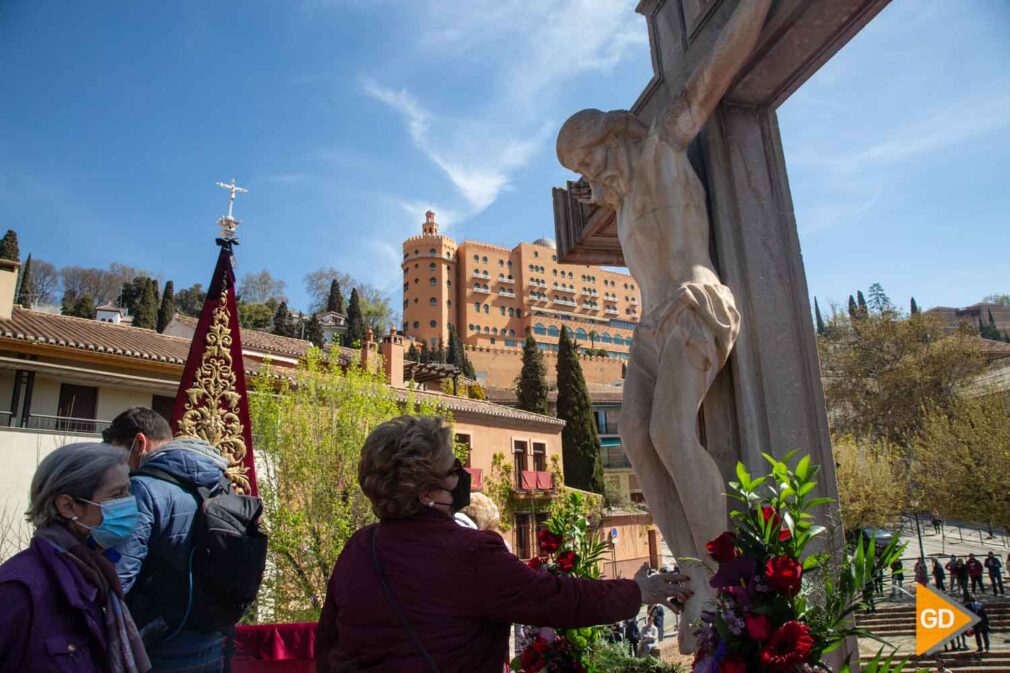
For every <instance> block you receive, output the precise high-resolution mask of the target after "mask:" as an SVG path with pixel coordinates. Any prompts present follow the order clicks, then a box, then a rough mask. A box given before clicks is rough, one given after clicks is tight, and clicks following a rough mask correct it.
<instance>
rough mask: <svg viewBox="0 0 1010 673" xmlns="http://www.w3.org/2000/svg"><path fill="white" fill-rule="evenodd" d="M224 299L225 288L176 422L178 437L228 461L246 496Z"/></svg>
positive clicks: (246, 479)
mask: <svg viewBox="0 0 1010 673" xmlns="http://www.w3.org/2000/svg"><path fill="white" fill-rule="evenodd" d="M227 299H228V290H227V288H226V289H224V290H222V291H221V297H220V298H219V299H218V304H217V307H216V308H215V309H214V313H213V317H212V321H211V325H210V328H209V329H208V330H207V337H206V339H205V341H204V346H205V349H204V352H203V358H202V359H201V361H200V367H199V368H198V369H197V370H196V376H195V377H194V379H193V383H192V387H190V388H189V389H187V390H186V396H187V397H188V398H189V399H188V401H187V402H186V406H185V411H184V412H183V414H182V418H181V419H180V420H179V431H178V433H177V436H187V437H197V438H199V439H202V440H204V441H205V442H207V443H208V444H211V445H213V446H216V447H217V448H218V450H220V451H221V455H222V456H224V457H225V458H227V459H228V469H227V470H226V471H225V472H226V474H227V475H228V479H230V480H231V482H232V485H233V486H234V488H235V491H236V492H238V493H244V494H248V493H249V492H250V491H251V488H250V485H249V468H248V467H246V466H245V465H244V464H243V461H244V460H245V457H246V453H247V452H248V449H247V447H246V444H245V439H244V438H243V433H244V432H245V427H244V426H243V425H242V419H241V418H240V417H239V402H240V401H241V399H242V396H241V395H240V394H239V393H238V392H236V390H235V383H236V381H235V379H236V377H235V369H234V363H233V362H232V357H231V345H232V334H231V330H230V328H229V325H230V319H231V315H230V314H229V312H228V303H227Z"/></svg>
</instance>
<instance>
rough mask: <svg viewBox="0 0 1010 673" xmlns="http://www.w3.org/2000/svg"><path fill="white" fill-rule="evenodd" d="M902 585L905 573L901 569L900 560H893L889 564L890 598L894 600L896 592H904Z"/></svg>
mask: <svg viewBox="0 0 1010 673" xmlns="http://www.w3.org/2000/svg"><path fill="white" fill-rule="evenodd" d="M904 584H905V571H904V570H903V569H902V566H901V559H900V558H899V559H895V561H894V563H892V564H891V598H894V596H895V593H896V592H898V591H904V589H905V587H904Z"/></svg>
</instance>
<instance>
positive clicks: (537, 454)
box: [533, 442, 547, 472]
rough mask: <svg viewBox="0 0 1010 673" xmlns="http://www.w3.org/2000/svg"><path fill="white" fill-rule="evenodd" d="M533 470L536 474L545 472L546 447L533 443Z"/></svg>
mask: <svg viewBox="0 0 1010 673" xmlns="http://www.w3.org/2000/svg"><path fill="white" fill-rule="evenodd" d="M533 469H534V470H536V471H537V472H546V471H547V445H546V444H542V443H540V442H533Z"/></svg>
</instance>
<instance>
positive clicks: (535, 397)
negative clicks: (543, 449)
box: [516, 335, 551, 415]
mask: <svg viewBox="0 0 1010 673" xmlns="http://www.w3.org/2000/svg"><path fill="white" fill-rule="evenodd" d="M516 402H517V404H516V406H517V407H519V408H520V409H523V410H525V411H532V412H533V413H537V414H545V415H546V414H549V413H550V412H551V406H550V400H549V399H548V390H547V367H545V366H544V356H543V354H542V353H541V352H540V349H538V348H537V342H536V341H534V340H533V335H527V336H526V343H525V344H523V368H522V371H521V372H520V373H519V378H518V379H516Z"/></svg>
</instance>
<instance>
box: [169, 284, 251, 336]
mask: <svg viewBox="0 0 1010 673" xmlns="http://www.w3.org/2000/svg"><path fill="white" fill-rule="evenodd" d="M206 300H207V293H206V292H204V291H203V285H202V284H200V283H194V284H193V285H191V286H190V287H188V288H186V289H185V290H179V292H178V293H177V294H176V295H175V308H176V310H178V311H179V313H181V314H183V315H188V316H191V317H193V318H199V317H200V313H201V312H202V311H203V303H204V302H205V301H206ZM243 327H245V325H243Z"/></svg>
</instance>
